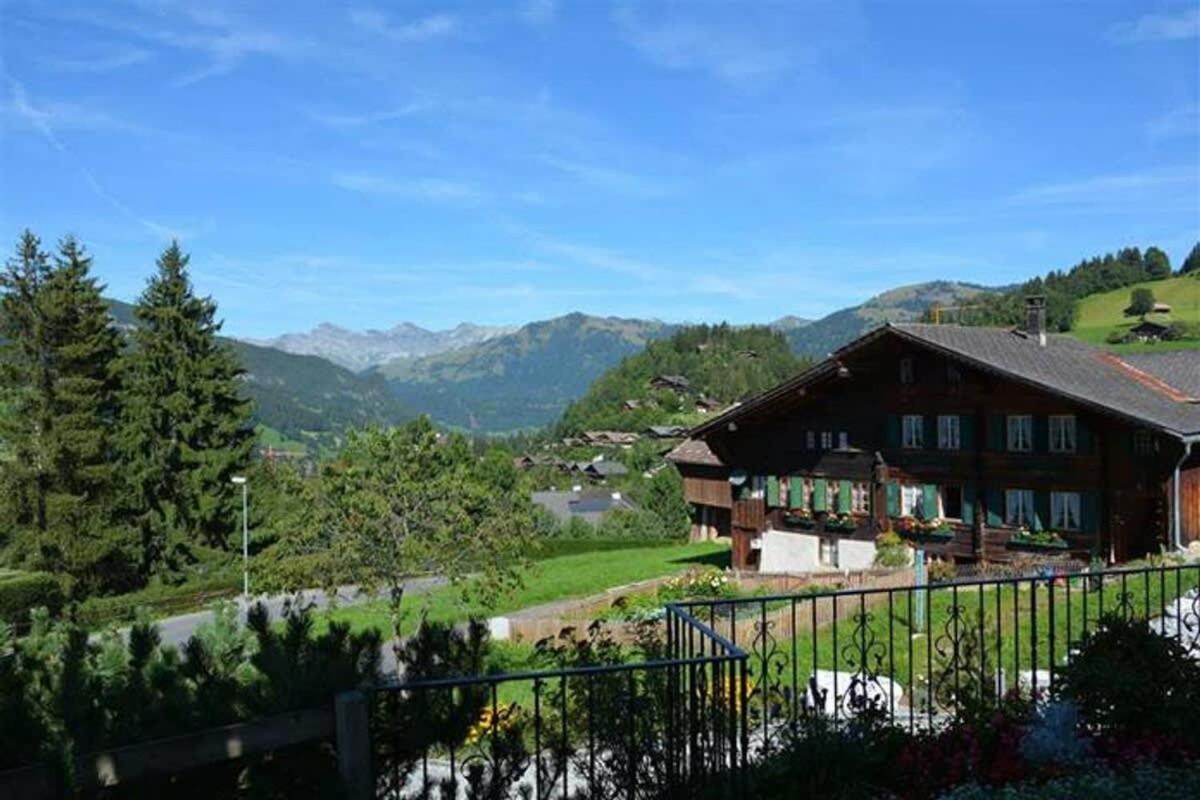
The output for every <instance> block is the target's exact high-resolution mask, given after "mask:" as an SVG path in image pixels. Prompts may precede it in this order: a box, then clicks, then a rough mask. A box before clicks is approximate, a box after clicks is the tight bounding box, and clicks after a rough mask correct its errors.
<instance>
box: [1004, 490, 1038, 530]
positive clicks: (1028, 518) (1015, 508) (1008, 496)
mask: <svg viewBox="0 0 1200 800" xmlns="http://www.w3.org/2000/svg"><path fill="white" fill-rule="evenodd" d="M1036 514H1037V511H1036V509H1034V507H1033V490H1032V489H1005V490H1004V524H1005V525H1009V526H1011V527H1014V528H1019V527H1026V528H1028V527H1032V525H1033V519H1034V516H1035V515H1036Z"/></svg>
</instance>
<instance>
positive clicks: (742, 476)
mask: <svg viewBox="0 0 1200 800" xmlns="http://www.w3.org/2000/svg"><path fill="white" fill-rule="evenodd" d="M747 477H748V476H747V475H746V470H744V469H735V470H734V471H733V472H731V473H729V482H730V483H732V484H733V485H734V486H741V485H742V484H744V483H745V482H746V478H747Z"/></svg>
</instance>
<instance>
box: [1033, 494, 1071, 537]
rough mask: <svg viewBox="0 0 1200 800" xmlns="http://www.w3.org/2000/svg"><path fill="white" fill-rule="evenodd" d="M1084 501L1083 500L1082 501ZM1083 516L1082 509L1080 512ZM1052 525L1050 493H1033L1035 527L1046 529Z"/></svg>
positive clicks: (1039, 529)
mask: <svg viewBox="0 0 1200 800" xmlns="http://www.w3.org/2000/svg"><path fill="white" fill-rule="evenodd" d="M1081 502H1082V501H1081ZM1080 516H1082V510H1081V512H1080ZM1049 527H1050V493H1049V492H1034V493H1033V529H1034V530H1035V531H1044V530H1046V529H1047V528H1049Z"/></svg>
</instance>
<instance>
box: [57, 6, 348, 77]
mask: <svg viewBox="0 0 1200 800" xmlns="http://www.w3.org/2000/svg"><path fill="white" fill-rule="evenodd" d="M55 14H56V15H57V16H58V17H59V18H61V19H62V20H63V21H64V22H68V23H72V24H82V25H87V26H90V27H95V28H99V29H102V30H106V31H110V32H113V33H117V34H120V35H122V36H126V37H131V38H134V39H137V40H139V41H141V42H143V43H145V44H148V45H154V46H158V47H163V48H168V49H171V50H177V51H181V52H189V53H194V54H197V55H199V56H200V58H201V60H202V63H201V65H200V66H198V67H196V68H194V69H191V70H188V71H185V72H183V73H182V74H179V75H177V76H176V77H175V78H174V79H173V80H172V81H171V85H172V86H174V87H177V88H182V87H186V86H191V85H193V84H196V83H199V82H201V81H204V80H207V79H209V78H213V77H216V76H220V75H226V74H229V73H231V72H233V71H234V70H235V69H237V68H238V67H239V66H240V65H241V64H242V63H243V62H244V61H245V60H246V59H248V58H250V57H256V56H257V57H268V58H279V59H289V60H291V59H298V58H302V57H306V56H310V55H314V54H316V53H320V52H325V51H324V50H322V49H321V48H318V47H317V46H316V44H315V43H314V42H313V41H312V40H311V39H309V38H307V37H304V36H298V35H295V34H292V33H287V32H284V31H283V30H278V29H274V28H267V27H264V26H262V25H260V24H258V23H255V22H250V21H247V20H244V19H242V18H240V17H236V16H234V15H233V14H230V13H227V12H225V11H223V10H220V9H217V8H215V7H212V6H209V5H206V4H190V3H172V2H167V3H151V4H148V5H145V6H141V7H140V13H139V7H137V6H135V7H134V8H133V9H126V13H125V14H122V15H119V16H118V15H115V14H112V13H109V12H108V11H107V9H105V8H104V7H103V6H100V5H96V6H84V7H72V8H64V9H58V10H56V11H55Z"/></svg>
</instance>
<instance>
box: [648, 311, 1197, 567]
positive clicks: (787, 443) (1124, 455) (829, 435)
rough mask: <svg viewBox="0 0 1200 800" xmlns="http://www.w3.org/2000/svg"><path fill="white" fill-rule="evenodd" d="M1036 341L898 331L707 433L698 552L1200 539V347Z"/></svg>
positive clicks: (848, 551) (866, 341)
mask: <svg viewBox="0 0 1200 800" xmlns="http://www.w3.org/2000/svg"><path fill="white" fill-rule="evenodd" d="M1044 313H1045V312H1044V307H1043V306H1042V304H1041V302H1040V300H1038V299H1037V298H1034V299H1032V300H1031V304H1030V308H1029V317H1030V321H1029V323H1028V324H1027V325H1026V327H1025V330H1015V331H1014V330H1003V329H995V328H972V327H961V326H957V325H925V324H889V325H885V326H883V327H881V328H878V329H876V330H874V331H872V332H871V333H868V334H866V335H864V336H862V337H861V338H859V339H857V340H856V341H854V342H851V343H850V344H848V345H846V346H845V347H843V348H841V349H840V350H838V351H837V352H836V353H834V354H833V355H832V356H831V357H830V358H828V359H826V360H825V361H824V362H822V363H820V364H818V365H817V366H815V367H812V368H811V369H808V370H806V371H805V372H803V373H801V374H799V375H797V376H796V377H794V378H792V379H790V380H788V381H786V382H784V383H782V384H780V385H779V386H777V387H775V388H773V389H771V390H769V391H767V392H765V393H763V394H761V395H759V396H757V397H754V398H752V399H750V400H748V401H746V402H744V403H742V404H740V405H738V406H736V407H734V408H732V409H729V410H728V411H726V412H725V413H723V414H720V415H719V416H716V417H714V418H713V419H710V420H707V421H705V422H704V423H702V424H701V425H699V426H698V427H696V428H694V429H693V430H692V431H691V432H690V438H689V439H688V440H686V441H685V442H683V443H682V444H681V445H679V446H678V447H677V448H675V449H674V450H673V451H672V452H671V453H670V454H669V456H668V458H669V459H670V460H671V461H672V462H674V463H675V465H676V466H677V467H678V468H679V470H680V472H681V473H682V475H683V482H684V492H685V496H686V498H687V500H688V502H689V503H690V504H691V506H692V509H693V537H694V538H711V537H713V536H731V537H732V541H733V552H734V556H733V560H734V564H735V566H737V567H739V568H759V567H760V566H761V568H762V569H764V570H770V571H793V570H807V569H816V568H820V567H823V566H824V567H837V568H853V567H857V566H862V565H865V564H869V563H870V561H871V559H872V558H873V556H874V539H875V536H876V535H877V534H878V533H880V532H881V531H886V530H896V531H897V532H902V535H905V536H907V537H909V538H910V539H912V540H913V541H914V543H919V544H920V546H922V547H924V548H925V549H926V550H927V552H929V553H930V554H931V555H937V556H940V557H944V558H951V559H955V560H960V561H967V560H970V561H975V560H989V561H1002V560H1009V559H1011V558H1013V557H1014V555H1015V554H1017V553H1022V552H1028V551H1034V552H1046V553H1057V554H1067V553H1069V554H1071V555H1074V556H1077V557H1081V558H1088V557H1091V556H1099V557H1101V558H1104V559H1106V560H1108V561H1114V562H1120V561H1126V560H1129V559H1132V558H1136V557H1138V556H1141V555H1144V554H1146V553H1153V552H1158V551H1159V549H1160V548H1163V547H1167V548H1176V547H1183V546H1186V545H1187V544H1188V543H1190V542H1195V541H1197V540H1200V445H1198V444H1197V443H1198V442H1200V350H1194V351H1172V352H1169V353H1155V354H1146V355H1138V356H1125V357H1120V358H1118V357H1116V356H1114V355H1111V354H1108V353H1105V352H1103V351H1100V350H1097V349H1095V348H1093V347H1091V346H1090V345H1087V344H1084V343H1082V342H1079V341H1077V340H1075V339H1073V338H1070V337H1068V336H1061V335H1047V334H1046V333H1045V330H1044V318H1045V316H1044Z"/></svg>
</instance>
